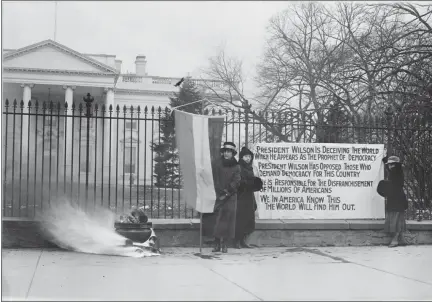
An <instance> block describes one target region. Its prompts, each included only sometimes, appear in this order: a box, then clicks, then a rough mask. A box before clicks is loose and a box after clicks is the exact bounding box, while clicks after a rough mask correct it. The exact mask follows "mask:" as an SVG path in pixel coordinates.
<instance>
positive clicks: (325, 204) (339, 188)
mask: <svg viewBox="0 0 432 302" xmlns="http://www.w3.org/2000/svg"><path fill="white" fill-rule="evenodd" d="M254 154H255V158H254V166H255V170H256V171H257V176H259V177H261V179H262V180H263V183H264V185H263V189H262V191H260V192H257V193H258V194H256V197H257V204H258V217H259V218H260V219H383V218H385V206H384V198H382V197H381V196H379V195H378V193H377V192H376V188H377V186H378V182H379V181H380V180H382V179H383V178H384V165H383V164H382V158H383V156H384V155H383V154H384V145H382V144H380V145H370V144H330V143H329V144H320V143H258V144H257V145H256V146H255V148H254Z"/></svg>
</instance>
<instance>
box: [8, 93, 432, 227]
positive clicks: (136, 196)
mask: <svg viewBox="0 0 432 302" xmlns="http://www.w3.org/2000/svg"><path fill="white" fill-rule="evenodd" d="M204 114H210V115H225V127H224V133H223V140H225V141H233V142H235V143H236V144H237V146H238V147H239V148H240V147H241V146H244V145H246V146H248V147H249V148H253V147H254V145H255V144H256V143H259V142H282V141H286V142H326V143H371V144H372V143H373V144H376V143H383V144H385V145H386V147H387V150H388V152H391V153H394V154H396V155H399V156H400V157H401V158H402V160H403V161H404V169H405V176H406V177H405V182H406V191H407V194H408V197H409V200H410V208H409V211H408V213H409V217H410V218H411V219H413V218H417V217H420V216H421V217H422V218H423V219H432V217H431V216H430V208H431V205H430V204H431V203H430V201H431V199H432V177H431V175H432V168H431V167H432V152H431V151H432V147H431V134H432V127H431V125H432V123H431V122H430V119H428V118H425V117H422V116H420V115H418V114H412V115H404V116H395V115H389V114H388V115H386V116H383V117H374V118H363V119H354V120H351V121H349V122H347V121H344V120H342V119H339V120H338V119H334V120H332V121H331V122H321V123H315V122H313V120H312V119H311V120H310V121H309V122H307V123H306V122H304V116H300V115H295V114H291V113H289V114H288V113H283V114H282V113H268V112H265V113H263V112H254V111H249V110H247V111H244V110H224V111H222V110H215V109H209V110H205V112H204ZM2 121H3V125H2V126H3V131H2V142H3V148H2V150H3V198H2V202H3V216H4V217H33V216H34V215H35V213H36V212H37V211H38V210H41V211H43V210H44V209H45V208H46V207H49V206H50V204H51V203H52V202H56V200H58V198H61V197H67V198H71V199H73V200H75V201H78V203H79V204H81V205H82V206H83V207H91V206H96V205H101V206H104V207H108V208H110V209H112V210H113V211H116V212H117V213H124V212H126V211H128V210H130V208H131V207H134V206H144V208H145V210H146V212H147V214H148V216H149V217H150V218H195V217H198V213H196V212H194V211H193V210H192V209H191V208H189V207H188V206H187V205H186V204H185V202H184V200H183V198H182V188H181V173H180V171H179V168H178V167H179V159H178V157H176V149H175V138H174V130H173V129H174V127H173V125H174V123H173V118H172V115H171V111H170V109H168V108H161V107H158V108H155V107H151V108H149V107H147V106H145V107H144V108H141V107H140V106H138V107H133V106H128V107H126V106H123V107H122V108H121V107H120V106H119V105H117V106H116V107H113V106H111V105H110V106H106V105H104V104H91V103H90V102H88V103H79V104H78V105H76V104H75V103H74V104H72V106H70V108H69V106H68V104H67V103H53V102H42V103H38V102H35V103H31V102H29V103H28V104H27V105H26V106H25V105H24V103H23V102H22V101H21V102H20V103H18V102H17V101H14V102H12V103H10V102H9V100H6V101H5V103H4V107H3V119H2ZM419 213H422V214H421V215H420V214H419ZM416 215H417V216H416Z"/></svg>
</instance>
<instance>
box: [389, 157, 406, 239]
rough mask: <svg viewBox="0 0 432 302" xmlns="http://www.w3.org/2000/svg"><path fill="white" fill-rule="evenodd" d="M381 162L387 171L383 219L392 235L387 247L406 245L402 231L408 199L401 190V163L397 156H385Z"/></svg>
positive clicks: (404, 229) (402, 176) (402, 175)
mask: <svg viewBox="0 0 432 302" xmlns="http://www.w3.org/2000/svg"><path fill="white" fill-rule="evenodd" d="M383 162H384V164H385V165H386V167H387V170H388V171H389V175H388V187H387V189H386V197H387V202H386V221H385V230H386V232H388V233H390V234H391V235H392V241H391V243H390V246H389V247H396V246H398V245H406V242H405V239H404V236H403V232H405V231H406V222H405V211H406V209H408V200H407V198H406V195H405V192H404V190H403V184H404V174H403V171H402V164H401V163H400V159H399V157H397V156H390V157H387V156H386V157H384V158H383Z"/></svg>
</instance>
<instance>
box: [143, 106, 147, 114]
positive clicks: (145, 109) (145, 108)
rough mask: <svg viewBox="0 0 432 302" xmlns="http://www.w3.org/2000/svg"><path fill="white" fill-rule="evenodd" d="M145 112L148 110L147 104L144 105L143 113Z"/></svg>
mask: <svg viewBox="0 0 432 302" xmlns="http://www.w3.org/2000/svg"><path fill="white" fill-rule="evenodd" d="M147 112H148V108H147V105H146V106H145V107H144V113H145V114H147Z"/></svg>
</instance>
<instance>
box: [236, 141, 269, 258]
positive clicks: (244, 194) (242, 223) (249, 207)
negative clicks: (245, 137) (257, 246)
mask: <svg viewBox="0 0 432 302" xmlns="http://www.w3.org/2000/svg"><path fill="white" fill-rule="evenodd" d="M253 158H254V154H253V152H252V151H251V150H249V149H248V148H246V147H243V148H242V149H241V151H240V154H239V164H240V168H241V181H240V187H239V190H238V195H237V212H236V228H235V233H236V236H235V244H234V246H235V248H237V249H240V248H251V246H250V245H248V244H247V242H246V240H247V237H248V236H249V235H250V234H251V233H252V232H253V231H254V230H255V211H256V210H257V203H256V200H255V194H254V192H256V191H259V190H261V189H262V184H263V183H262V180H261V179H260V178H259V177H255V175H254V172H253V166H252V164H253Z"/></svg>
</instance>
